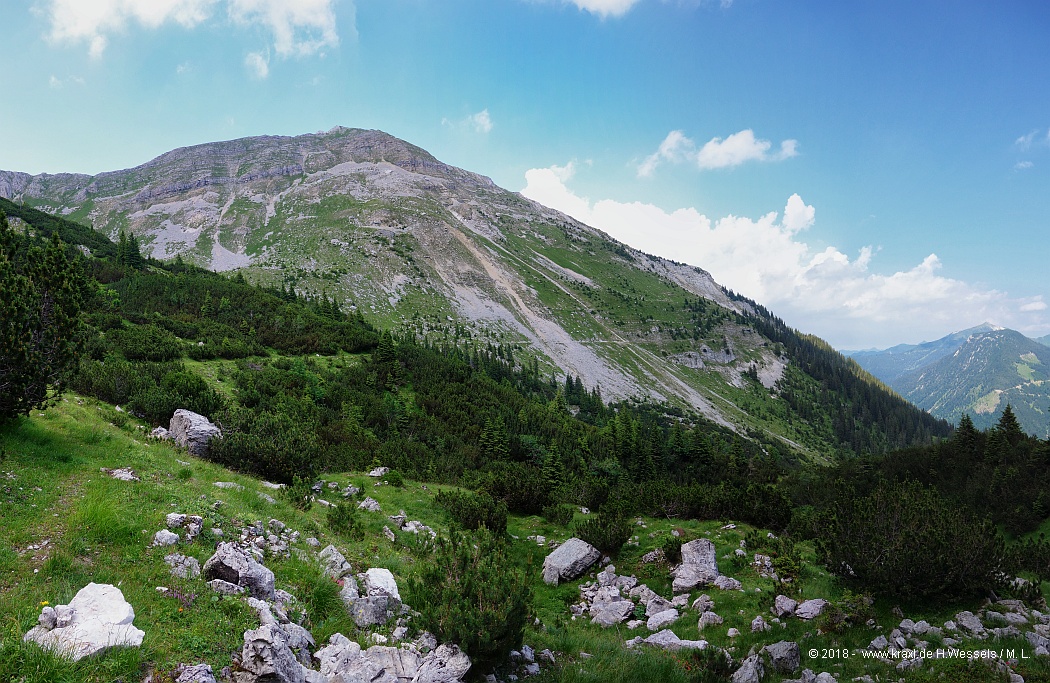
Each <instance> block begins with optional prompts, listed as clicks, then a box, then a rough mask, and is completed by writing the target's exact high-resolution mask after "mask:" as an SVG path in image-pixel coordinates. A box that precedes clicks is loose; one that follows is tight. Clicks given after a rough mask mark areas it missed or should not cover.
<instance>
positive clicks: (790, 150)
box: [638, 128, 798, 178]
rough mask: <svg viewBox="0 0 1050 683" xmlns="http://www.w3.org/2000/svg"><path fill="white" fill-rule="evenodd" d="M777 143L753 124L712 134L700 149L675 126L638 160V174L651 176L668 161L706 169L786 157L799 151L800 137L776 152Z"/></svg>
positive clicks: (795, 154)
mask: <svg viewBox="0 0 1050 683" xmlns="http://www.w3.org/2000/svg"><path fill="white" fill-rule="evenodd" d="M772 147H773V143H772V142H770V141H769V140H762V139H759V138H756V137H755V132H754V131H753V130H751V129H750V128H747V129H745V130H742V131H740V132H738V133H733V134H732V135H730V136H729V137H726V138H724V139H723V138H711V139H710V140H708V141H707V142H706V143H704V145H703V146H702V147H700V148H699V149H697V146H696V143H695V142H694V141H693V140H691V139H690V138H688V137H686V135H685V133H683V132H682V131H680V130H672V131H671V132H670V133H668V134H667V137H666V138H664V140H663V142H661V143H660V146H659V147H658V148H657V150H656V151H655V152H653V153H652V154H650V155H649V156H647V157H646V158H645V159H644V160H642V162H641V163H640V164H638V176H639V177H643V178H644V177H649V176H651V175H652V174H653V172H654V171H656V168H657V167H658V166H659V165H660V164H662V163H664V162H669V163H682V162H685V161H692V162H694V163H695V164H696V165H697V167H698V168H700V169H702V170H710V169H717V168H731V167H733V166H740V165H741V164H744V163H747V162H749V161H767V162H769V161H783V160H784V159H790V158H791V157H793V156H797V155H798V141H797V140H784V141H782V142H781V143H780V148H779V149H778V150H777V151H776V152H771V151H770V150H771V149H772Z"/></svg>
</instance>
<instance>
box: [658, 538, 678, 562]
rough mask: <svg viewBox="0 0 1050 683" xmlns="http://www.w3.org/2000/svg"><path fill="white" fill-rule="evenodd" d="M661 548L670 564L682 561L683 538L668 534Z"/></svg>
mask: <svg viewBox="0 0 1050 683" xmlns="http://www.w3.org/2000/svg"><path fill="white" fill-rule="evenodd" d="M660 549H661V550H663V551H664V559H665V560H666V561H667V564H669V565H676V564H678V563H679V562H681V561H682V539H681V538H679V537H677V536H674V535H668V536H667V538H665V539H664V541H663V543H662V544H661V545H660Z"/></svg>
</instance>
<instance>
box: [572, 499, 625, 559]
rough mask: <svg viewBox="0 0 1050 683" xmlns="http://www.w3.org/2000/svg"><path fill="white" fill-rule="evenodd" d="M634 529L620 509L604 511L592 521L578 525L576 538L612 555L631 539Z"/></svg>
mask: <svg viewBox="0 0 1050 683" xmlns="http://www.w3.org/2000/svg"><path fill="white" fill-rule="evenodd" d="M632 529H633V527H632V526H631V522H630V520H629V519H627V515H626V514H625V513H624V512H623V511H622V510H619V509H616V508H609V509H605V510H602V511H601V512H599V513H598V514H596V515H593V516H592V517H591V518H590V519H587V520H583V521H581V522H577V523H576V536H578V537H579V538H581V539H583V540H584V541H587V542H588V543H590V544H591V545H593V546H594V547H595V548H597V549H598V550H600V551H602V552H603V553H608V554H610V555H612V554H615V553H618V552H619V551H620V548H622V547H623V544H624V543H626V542H627V540H628V539H629V538H630V537H631V531H632Z"/></svg>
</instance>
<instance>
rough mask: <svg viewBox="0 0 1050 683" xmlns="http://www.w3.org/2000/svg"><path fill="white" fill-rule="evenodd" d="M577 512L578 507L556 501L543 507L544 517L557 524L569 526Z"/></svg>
mask: <svg viewBox="0 0 1050 683" xmlns="http://www.w3.org/2000/svg"><path fill="white" fill-rule="evenodd" d="M575 512H576V508H575V507H574V506H572V505H565V504H563V503H555V504H553V505H548V506H546V507H545V508H543V518H544V519H546V520H547V521H548V522H550V523H551V524H557V525H558V526H568V525H569V523H570V522H572V517H573V515H574V514H575Z"/></svg>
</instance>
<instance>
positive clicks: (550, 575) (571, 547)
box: [543, 538, 602, 586]
mask: <svg viewBox="0 0 1050 683" xmlns="http://www.w3.org/2000/svg"><path fill="white" fill-rule="evenodd" d="M601 556H602V554H601V552H599V550H598V549H597V548H595V547H594V546H593V545H591V544H590V543H588V542H586V541H584V540H581V539H579V538H570V539H569V540H567V541H565V542H564V543H562V544H561V545H560V546H558V547H557V548H556V549H555V550H554V552H552V553H551V554H550V555H548V556H547V559H545V560H544V561H543V580H544V582H546V583H548V584H552V585H555V586H556V585H558V582H559V581H563V580H564V581H572V580H573V579H576V578H579V577H580V576H582V575H583V573H584V572H585V571H587V570H588V569H590V568H591V565H593V564H594V563H595V562H597V561H598V558H600V557H601Z"/></svg>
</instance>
